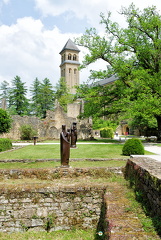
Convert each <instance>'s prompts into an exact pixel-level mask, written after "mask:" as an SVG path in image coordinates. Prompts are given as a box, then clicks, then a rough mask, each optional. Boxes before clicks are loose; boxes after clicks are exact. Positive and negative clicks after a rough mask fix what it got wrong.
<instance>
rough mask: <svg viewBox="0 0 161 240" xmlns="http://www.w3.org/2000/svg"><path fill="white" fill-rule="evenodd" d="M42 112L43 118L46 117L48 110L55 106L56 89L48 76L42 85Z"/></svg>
mask: <svg viewBox="0 0 161 240" xmlns="http://www.w3.org/2000/svg"><path fill="white" fill-rule="evenodd" d="M39 90H40V99H39V100H40V114H41V117H42V118H45V117H46V110H52V109H53V108H54V100H55V98H54V90H53V86H52V84H51V82H50V80H49V79H48V78H45V79H44V80H43V81H42V83H41V86H40V89H39Z"/></svg>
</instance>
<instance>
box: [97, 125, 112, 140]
mask: <svg viewBox="0 0 161 240" xmlns="http://www.w3.org/2000/svg"><path fill="white" fill-rule="evenodd" d="M100 135H101V137H102V138H113V137H114V132H113V128H109V127H106V128H102V129H100Z"/></svg>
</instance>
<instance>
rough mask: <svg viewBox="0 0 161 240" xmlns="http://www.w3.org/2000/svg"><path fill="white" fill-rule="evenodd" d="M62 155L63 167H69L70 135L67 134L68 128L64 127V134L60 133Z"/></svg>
mask: <svg viewBox="0 0 161 240" xmlns="http://www.w3.org/2000/svg"><path fill="white" fill-rule="evenodd" d="M60 154H61V166H64V167H69V156H70V133H69V132H68V131H67V132H66V126H65V125H62V132H61V133H60Z"/></svg>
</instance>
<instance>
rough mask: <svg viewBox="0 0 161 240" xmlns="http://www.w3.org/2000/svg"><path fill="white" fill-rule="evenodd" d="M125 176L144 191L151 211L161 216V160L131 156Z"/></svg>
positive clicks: (138, 188)
mask: <svg viewBox="0 0 161 240" xmlns="http://www.w3.org/2000/svg"><path fill="white" fill-rule="evenodd" d="M125 178H126V179H129V180H130V182H131V184H132V185H135V188H136V190H139V191H141V192H142V193H143V196H144V199H145V198H146V199H147V201H148V203H149V205H150V207H151V213H152V214H155V215H156V216H161V162H158V161H156V160H154V159H150V158H145V157H138V158H131V159H129V160H128V161H127V164H126V168H125Z"/></svg>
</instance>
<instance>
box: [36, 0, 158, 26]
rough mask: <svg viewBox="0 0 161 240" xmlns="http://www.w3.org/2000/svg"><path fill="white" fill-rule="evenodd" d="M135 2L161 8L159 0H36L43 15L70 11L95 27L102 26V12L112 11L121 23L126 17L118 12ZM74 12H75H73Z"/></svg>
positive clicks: (144, 5) (113, 17) (57, 14)
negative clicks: (100, 23)
mask: <svg viewBox="0 0 161 240" xmlns="http://www.w3.org/2000/svg"><path fill="white" fill-rule="evenodd" d="M132 2H133V3H134V4H135V6H136V7H138V8H139V9H143V8H145V7H148V6H152V5H154V6H157V8H158V9H161V1H159V0H146V1H140V0H132V1H130V2H129V0H122V1H118V0H113V1H107V0H92V1H87V0H68V1H66V0H59V1H54V0H35V3H36V8H37V9H39V10H40V11H41V13H42V15H43V16H47V15H51V16H59V15H61V14H63V13H67V12H68V16H69V18H70V17H71V16H75V17H77V18H80V19H83V18H85V19H87V21H88V22H89V23H90V24H91V25H92V26H94V27H97V28H98V27H100V25H99V22H100V17H99V15H100V13H101V12H103V13H105V14H106V13H107V12H108V11H110V12H112V19H113V20H115V21H117V22H119V23H121V22H122V21H124V18H123V17H121V15H119V14H118V12H119V11H120V10H121V7H122V6H123V7H128V6H129V5H130V4H131V3H132ZM72 13H73V14H72Z"/></svg>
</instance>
